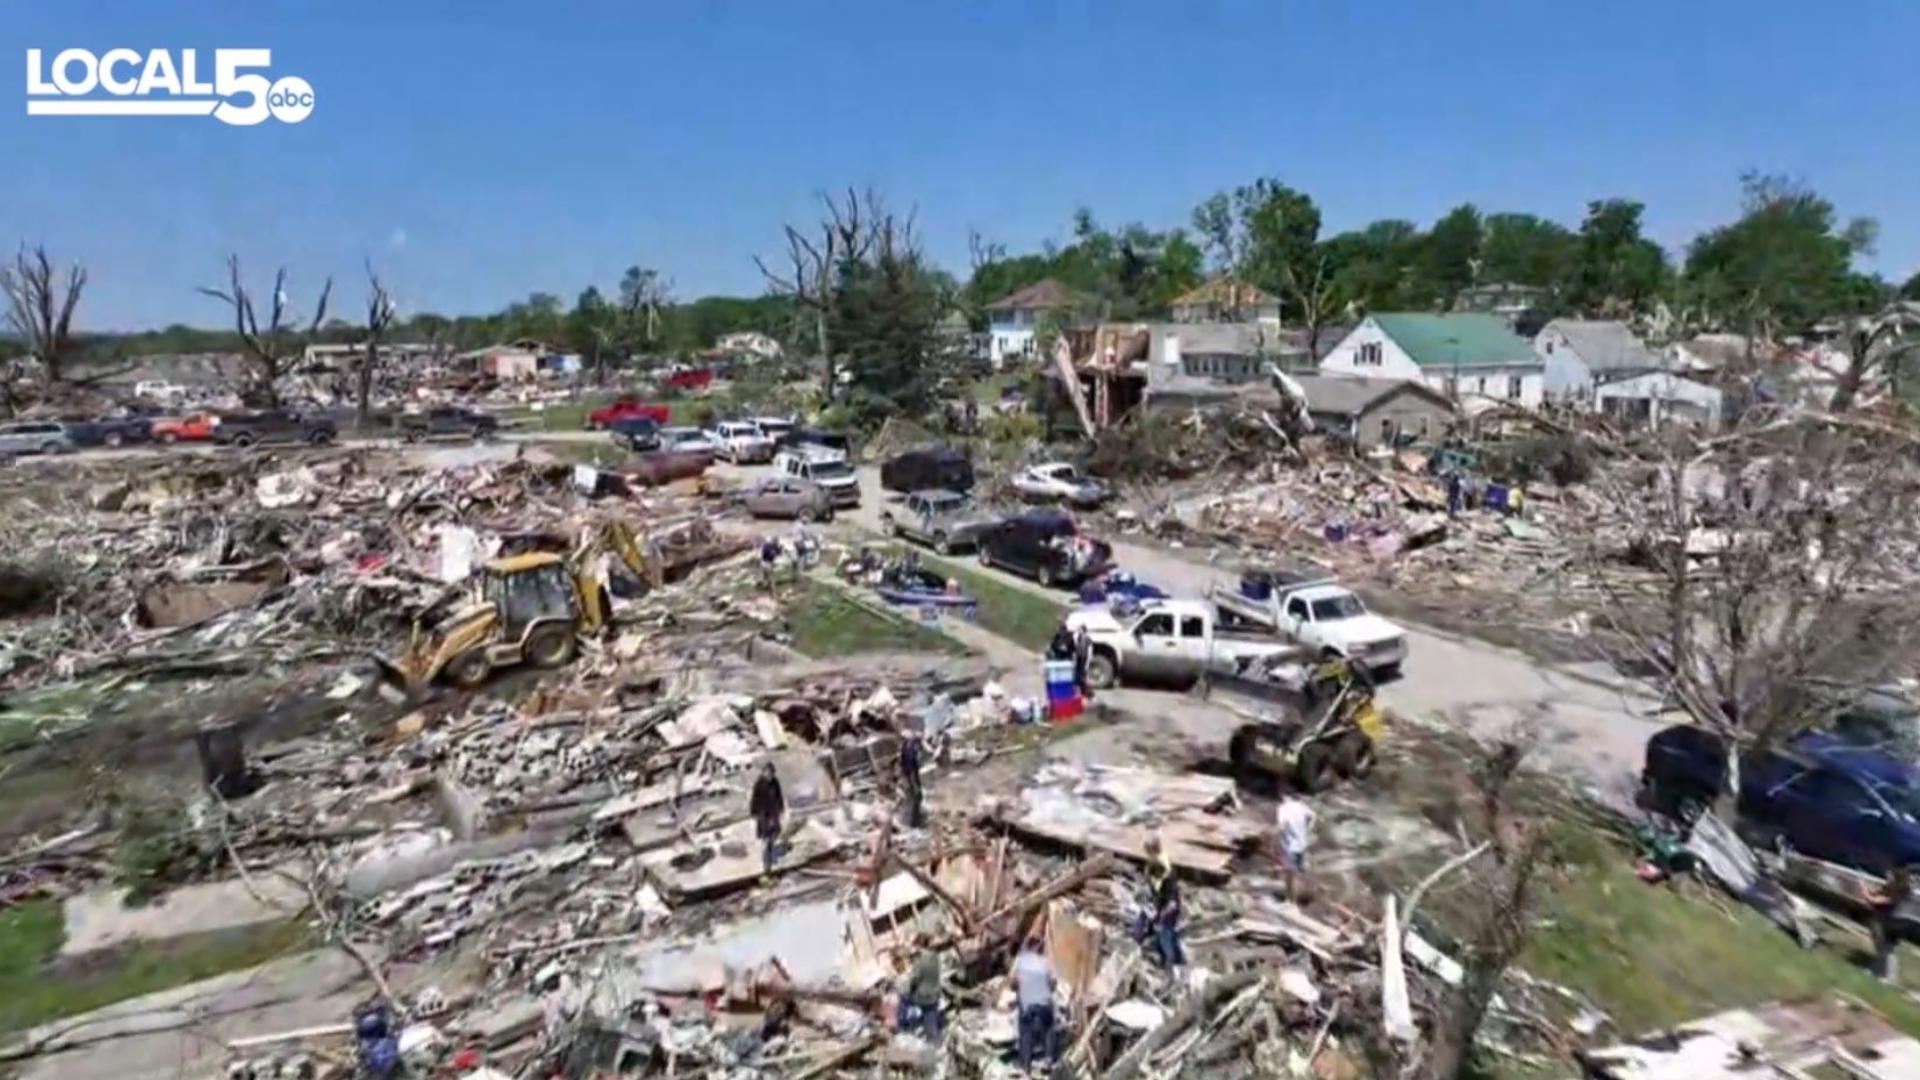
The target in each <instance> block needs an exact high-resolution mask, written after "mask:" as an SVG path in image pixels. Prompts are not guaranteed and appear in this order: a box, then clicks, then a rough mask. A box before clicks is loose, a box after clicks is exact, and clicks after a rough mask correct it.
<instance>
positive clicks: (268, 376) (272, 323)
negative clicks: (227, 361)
mask: <svg viewBox="0 0 1920 1080" xmlns="http://www.w3.org/2000/svg"><path fill="white" fill-rule="evenodd" d="M227 276H228V281H229V284H228V287H227V288H226V289H215V288H210V287H206V286H202V287H201V289H200V291H201V292H202V293H205V294H206V295H208V296H211V297H213V298H214V299H215V300H219V301H221V302H222V303H224V304H226V305H227V306H229V307H231V308H232V309H233V322H234V329H235V331H236V332H237V333H238V334H239V335H240V343H241V346H242V347H243V348H244V349H245V350H246V360H247V365H248V369H249V370H248V376H249V378H248V381H247V386H246V388H245V395H244V396H245V397H246V398H247V399H248V400H249V401H252V402H256V403H258V404H262V405H267V406H277V405H279V404H280V385H279V384H280V376H281V375H283V374H285V373H286V366H287V361H288V360H289V359H290V357H289V356H288V354H287V353H286V352H283V350H284V349H287V348H289V347H290V346H291V345H292V344H293V342H292V341H291V340H289V339H290V337H292V336H293V335H292V334H291V332H290V328H289V327H288V325H287V321H288V319H289V318H290V317H291V315H290V313H289V312H288V311H287V269H286V267H284V266H283V267H281V268H280V269H279V270H278V271H277V272H276V273H275V274H274V276H273V303H272V304H271V305H270V306H269V307H268V309H267V311H268V316H267V326H266V329H265V330H264V331H263V330H262V329H261V328H260V320H259V318H258V317H257V316H256V315H255V314H254V308H253V296H252V295H251V294H250V293H248V292H247V288H246V286H245V285H243V284H242V283H241V280H240V256H238V255H229V256H227ZM332 295H333V279H332V278H328V279H327V281H326V284H325V285H323V286H321V289H320V302H319V304H318V305H316V306H315V307H314V309H313V321H312V322H310V323H309V324H308V325H307V329H306V332H305V333H304V334H302V335H298V336H299V337H303V338H308V339H310V338H312V337H313V335H314V334H315V332H317V331H318V330H319V329H320V324H321V323H322V322H325V321H326V318H327V299H328V298H329V297H331V296H332Z"/></svg>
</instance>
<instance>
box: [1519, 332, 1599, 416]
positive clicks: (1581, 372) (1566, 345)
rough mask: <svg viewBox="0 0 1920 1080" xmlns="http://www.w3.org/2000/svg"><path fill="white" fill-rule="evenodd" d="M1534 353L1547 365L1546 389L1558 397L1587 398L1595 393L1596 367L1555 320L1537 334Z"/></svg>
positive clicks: (1548, 392) (1554, 396)
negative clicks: (1562, 331) (1588, 364)
mask: <svg viewBox="0 0 1920 1080" xmlns="http://www.w3.org/2000/svg"><path fill="white" fill-rule="evenodd" d="M1533 353H1534V355H1535V356H1538V357H1539V358H1540V362H1541V363H1543V364H1545V365H1546V366H1547V370H1546V376H1545V385H1546V392H1547V394H1548V395H1549V396H1551V397H1553V398H1555V399H1564V400H1587V399H1590V398H1591V397H1592V396H1593V369H1592V368H1590V367H1588V366H1587V362H1586V360H1584V359H1583V358H1582V357H1581V356H1580V353H1579V352H1578V350H1576V349H1575V348H1574V347H1573V342H1571V341H1568V340H1567V336H1566V335H1565V334H1562V333H1561V332H1560V331H1558V330H1555V329H1554V328H1553V326H1552V325H1551V324H1549V325H1548V326H1547V327H1546V329H1544V330H1542V331H1540V333H1538V334H1536V335H1535V336H1534V339H1533Z"/></svg>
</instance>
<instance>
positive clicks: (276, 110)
mask: <svg viewBox="0 0 1920 1080" xmlns="http://www.w3.org/2000/svg"><path fill="white" fill-rule="evenodd" d="M267 108H268V109H271V110H272V111H273V118H274V119H275V120H279V121H281V122H282V123H287V124H297V123H299V122H300V121H302V120H305V119H306V118H307V117H308V116H310V115H312V113H313V87H312V86H310V85H308V84H307V80H305V79H302V78H300V77H299V76H297V75H289V76H287V77H286V78H284V79H281V80H280V81H279V82H276V83H274V84H273V89H271V90H268V91H267Z"/></svg>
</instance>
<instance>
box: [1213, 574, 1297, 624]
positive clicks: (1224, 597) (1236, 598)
mask: <svg viewBox="0 0 1920 1080" xmlns="http://www.w3.org/2000/svg"><path fill="white" fill-rule="evenodd" d="M1206 598H1207V599H1208V600H1209V601H1211V602H1212V603H1213V606H1214V607H1215V608H1217V609H1219V611H1220V613H1221V614H1222V615H1229V616H1232V617H1233V618H1234V619H1237V620H1239V621H1240V622H1242V623H1248V624H1251V625H1253V626H1256V627H1264V628H1266V629H1267V630H1269V631H1272V632H1274V633H1278V632H1279V625H1278V622H1279V620H1278V619H1276V618H1275V617H1274V613H1273V607H1272V605H1271V604H1270V603H1268V602H1267V601H1264V600H1251V599H1248V598H1247V597H1244V596H1241V595H1240V593H1239V591H1238V590H1236V589H1233V588H1231V587H1229V586H1225V585H1212V586H1209V587H1208V588H1207V597H1206ZM1221 632H1222V633H1226V632H1228V631H1225V630H1222V631H1221ZM1234 632H1240V631H1234Z"/></svg>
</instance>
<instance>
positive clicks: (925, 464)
mask: <svg viewBox="0 0 1920 1080" xmlns="http://www.w3.org/2000/svg"><path fill="white" fill-rule="evenodd" d="M880 486H881V487H883V488H885V489H887V490H888V491H897V492H899V493H900V494H902V495H905V494H907V493H909V492H914V491H929V490H932V489H935V488H939V489H942V490H945V491H960V492H966V491H972V490H973V463H972V462H970V461H968V460H967V455H966V454H965V453H963V452H962V451H960V450H958V449H956V448H954V447H951V446H945V445H932V446H917V447H914V448H913V449H911V450H906V451H902V452H901V453H899V454H895V455H894V456H893V457H892V458H891V459H889V460H888V461H887V462H886V463H885V464H883V465H881V466H880Z"/></svg>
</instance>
